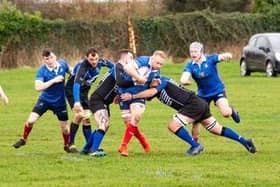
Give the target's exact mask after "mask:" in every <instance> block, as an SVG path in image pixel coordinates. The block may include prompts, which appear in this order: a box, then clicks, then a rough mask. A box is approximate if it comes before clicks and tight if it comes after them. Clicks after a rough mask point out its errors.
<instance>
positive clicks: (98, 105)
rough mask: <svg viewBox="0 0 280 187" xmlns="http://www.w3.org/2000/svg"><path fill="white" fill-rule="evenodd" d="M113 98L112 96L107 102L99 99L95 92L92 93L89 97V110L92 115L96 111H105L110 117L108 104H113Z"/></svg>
mask: <svg viewBox="0 0 280 187" xmlns="http://www.w3.org/2000/svg"><path fill="white" fill-rule="evenodd" d="M113 99H114V96H113V95H112V96H111V97H110V98H108V99H107V100H104V99H103V98H102V97H100V96H99V95H98V94H97V93H96V92H94V93H93V94H92V95H91V96H90V100H89V109H90V110H91V112H92V113H93V114H94V113H95V112H96V111H98V110H102V109H105V110H107V111H108V114H109V115H110V108H109V106H110V104H111V103H112V102H113Z"/></svg>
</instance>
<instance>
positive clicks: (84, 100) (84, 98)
mask: <svg viewBox="0 0 280 187" xmlns="http://www.w3.org/2000/svg"><path fill="white" fill-rule="evenodd" d="M88 92H89V90H81V92H80V103H81V105H82V107H83V109H85V110H88V109H89V100H88ZM65 95H66V98H67V101H68V103H69V105H70V107H71V108H73V107H74V104H75V101H74V95H73V87H66V88H65Z"/></svg>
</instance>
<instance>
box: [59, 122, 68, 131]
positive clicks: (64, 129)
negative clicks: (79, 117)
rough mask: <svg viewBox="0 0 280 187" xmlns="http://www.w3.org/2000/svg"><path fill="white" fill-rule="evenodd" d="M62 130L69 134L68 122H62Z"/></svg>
mask: <svg viewBox="0 0 280 187" xmlns="http://www.w3.org/2000/svg"><path fill="white" fill-rule="evenodd" d="M60 128H61V131H62V132H63V133H69V126H68V124H67V122H61V124H60Z"/></svg>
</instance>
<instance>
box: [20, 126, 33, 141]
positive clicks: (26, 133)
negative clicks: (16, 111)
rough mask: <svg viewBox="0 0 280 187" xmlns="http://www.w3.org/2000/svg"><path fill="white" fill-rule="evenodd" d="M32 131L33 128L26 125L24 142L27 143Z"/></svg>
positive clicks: (23, 136)
mask: <svg viewBox="0 0 280 187" xmlns="http://www.w3.org/2000/svg"><path fill="white" fill-rule="evenodd" d="M31 130H32V126H29V125H28V123H25V124H24V131H23V135H22V139H23V140H24V141H27V138H28V135H29V133H30V132H31Z"/></svg>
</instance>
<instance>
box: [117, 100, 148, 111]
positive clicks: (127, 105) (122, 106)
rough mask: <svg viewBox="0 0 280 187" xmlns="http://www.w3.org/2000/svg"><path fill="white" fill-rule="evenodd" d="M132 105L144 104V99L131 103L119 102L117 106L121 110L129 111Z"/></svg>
mask: <svg viewBox="0 0 280 187" xmlns="http://www.w3.org/2000/svg"><path fill="white" fill-rule="evenodd" d="M132 103H142V104H145V99H133V100H131V101H120V103H119V106H120V109H121V110H129V109H130V107H129V106H130V105H131V104H132Z"/></svg>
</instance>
